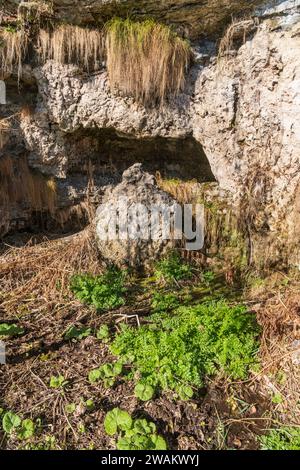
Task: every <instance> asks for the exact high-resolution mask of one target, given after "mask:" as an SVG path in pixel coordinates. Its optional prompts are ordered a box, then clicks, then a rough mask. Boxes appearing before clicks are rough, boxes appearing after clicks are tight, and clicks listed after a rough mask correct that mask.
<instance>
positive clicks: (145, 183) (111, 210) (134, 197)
mask: <svg viewBox="0 0 300 470" xmlns="http://www.w3.org/2000/svg"><path fill="white" fill-rule="evenodd" d="M175 206H176V201H175V200H174V199H172V198H171V197H170V196H169V195H168V194H167V193H165V192H164V191H162V190H161V189H159V188H158V186H157V183H156V181H155V178H154V176H153V175H150V174H149V173H146V172H144V171H143V170H142V165H141V164H140V163H136V164H134V165H133V166H131V167H130V168H128V169H127V170H126V171H124V173H123V175H122V181H121V182H120V184H118V185H117V186H116V187H113V188H107V190H106V191H105V194H104V197H103V200H102V204H101V206H99V207H98V209H97V215H96V239H97V241H98V247H99V251H100V253H101V254H102V256H103V257H104V258H105V259H106V260H107V261H109V262H112V263H114V264H117V265H120V266H122V265H127V266H132V267H134V268H137V267H140V266H147V264H149V265H150V264H151V262H153V260H156V259H160V258H161V257H162V256H163V254H165V253H166V252H167V250H168V248H169V249H170V248H172V247H173V246H174V243H173V242H172V241H171V240H168V239H166V238H165V237H164V236H163V225H162V224H161V223H159V224H158V225H157V229H156V233H155V236H153V234H152V237H151V236H150V234H151V230H152V227H151V216H150V213H151V209H152V208H153V207H157V208H161V210H162V211H163V210H166V211H170V220H171V221H173V223H174V221H175V216H174V213H175ZM130 211H131V212H130ZM120 212H121V213H123V214H120ZM125 214H126V220H128V223H129V231H128V230H127V228H126V225H124V226H123V228H122V225H123V223H124V218H122V215H123V217H124V215H125ZM114 217H115V220H114V224H115V233H116V239H113V236H112V235H113V233H109V231H111V229H112V227H111V222H112V220H111V219H112V218H114ZM122 221H123V222H122ZM125 224H126V222H125ZM130 229H131V230H130ZM125 232H128V235H127V236H126V238H127V237H128V238H127V239H126V240H125V239H124V234H125ZM122 233H123V235H122Z"/></svg>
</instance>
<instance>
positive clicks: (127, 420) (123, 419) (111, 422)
mask: <svg viewBox="0 0 300 470" xmlns="http://www.w3.org/2000/svg"><path fill="white" fill-rule="evenodd" d="M131 427H132V418H131V416H130V414H129V413H127V411H124V410H121V409H120V408H114V409H113V410H111V411H109V412H108V413H107V415H106V417H105V420H104V428H105V432H106V433H107V434H108V435H109V436H114V435H115V434H117V433H118V432H119V431H126V430H128V429H131Z"/></svg>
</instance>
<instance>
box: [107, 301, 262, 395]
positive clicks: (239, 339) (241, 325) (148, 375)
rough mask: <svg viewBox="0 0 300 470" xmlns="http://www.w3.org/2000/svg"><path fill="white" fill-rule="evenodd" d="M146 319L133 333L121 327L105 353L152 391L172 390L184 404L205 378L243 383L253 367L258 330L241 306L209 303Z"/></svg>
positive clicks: (133, 329) (127, 328) (255, 360)
mask: <svg viewBox="0 0 300 470" xmlns="http://www.w3.org/2000/svg"><path fill="white" fill-rule="evenodd" d="M150 318H151V320H152V321H151V323H149V324H147V325H144V326H142V327H141V328H139V329H135V328H133V327H130V326H127V325H123V326H122V331H121V333H120V334H118V335H117V336H116V338H115V340H114V342H113V343H112V345H111V351H112V353H113V354H115V355H117V356H119V357H120V360H121V361H123V362H125V360H126V358H127V357H130V358H131V362H132V366H131V367H132V372H133V373H132V376H134V373H135V372H138V375H139V376H140V377H141V381H142V383H143V384H148V385H150V386H151V387H153V388H154V389H157V388H159V389H162V390H166V389H171V390H175V391H176V392H177V393H178V395H179V396H180V397H182V398H183V399H187V398H190V397H191V396H192V389H191V386H193V385H194V386H196V387H199V386H202V385H203V384H204V379H205V376H206V375H213V374H215V373H217V372H222V373H225V374H227V375H230V376H231V377H232V378H234V379H243V378H245V377H246V376H247V373H248V371H249V369H250V368H251V367H252V366H254V365H256V364H257V357H256V352H257V349H258V333H259V329H258V326H257V324H256V322H255V317H254V316H253V315H251V314H249V313H246V309H245V307H243V306H236V307H229V306H228V305H227V304H226V303H224V302H213V303H209V304H199V305H196V306H194V307H182V308H180V309H178V310H177V311H176V312H174V314H173V315H172V316H171V317H170V316H168V315H167V314H165V315H163V314H155V315H152V317H150Z"/></svg>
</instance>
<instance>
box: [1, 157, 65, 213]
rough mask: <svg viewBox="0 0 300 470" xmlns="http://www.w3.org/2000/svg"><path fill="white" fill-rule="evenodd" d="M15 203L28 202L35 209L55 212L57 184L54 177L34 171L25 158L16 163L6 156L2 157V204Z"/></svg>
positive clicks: (6, 205) (5, 205) (10, 204)
mask: <svg viewBox="0 0 300 470" xmlns="http://www.w3.org/2000/svg"><path fill="white" fill-rule="evenodd" d="M14 204H23V205H24V204H25V205H26V204H28V205H29V207H30V208H31V209H32V210H33V211H48V212H50V214H54V212H55V209H56V184H55V181H54V180H53V179H52V178H46V177H44V176H43V175H41V174H39V173H34V172H32V171H31V170H30V169H29V167H28V165H27V161H26V159H25V158H22V159H20V160H18V162H17V165H16V164H14V162H13V160H12V159H11V157H9V156H5V157H2V158H1V159H0V206H2V207H10V206H12V205H14Z"/></svg>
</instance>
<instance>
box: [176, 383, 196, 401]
mask: <svg viewBox="0 0 300 470" xmlns="http://www.w3.org/2000/svg"><path fill="white" fill-rule="evenodd" d="M175 391H176V392H177V393H178V395H179V398H180V399H181V400H189V399H190V398H192V397H193V395H194V392H193V389H192V388H191V387H189V386H188V385H179V386H178V387H176V389H175Z"/></svg>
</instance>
